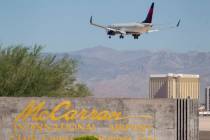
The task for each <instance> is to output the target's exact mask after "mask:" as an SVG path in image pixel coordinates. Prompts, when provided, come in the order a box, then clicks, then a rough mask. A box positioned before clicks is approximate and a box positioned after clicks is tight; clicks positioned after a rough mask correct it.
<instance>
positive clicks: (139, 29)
mask: <svg viewBox="0 0 210 140" xmlns="http://www.w3.org/2000/svg"><path fill="white" fill-rule="evenodd" d="M108 27H109V28H113V29H116V30H121V31H124V32H125V33H126V34H142V33H145V32H148V31H149V30H150V29H151V28H152V24H148V23H138V22H136V23H126V24H112V25H109V26H108Z"/></svg>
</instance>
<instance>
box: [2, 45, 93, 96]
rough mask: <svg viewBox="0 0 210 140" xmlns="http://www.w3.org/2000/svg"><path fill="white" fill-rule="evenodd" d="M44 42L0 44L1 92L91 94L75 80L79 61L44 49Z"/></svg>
mask: <svg viewBox="0 0 210 140" xmlns="http://www.w3.org/2000/svg"><path fill="white" fill-rule="evenodd" d="M41 50H42V47H41V46H37V45H35V46H33V47H32V48H29V47H26V46H22V45H17V46H10V47H6V48H0V96H56V97H59V96H70V97H81V96H88V95H90V92H89V90H88V88H87V87H86V86H85V85H84V84H80V83H77V82H76V78H75V72H76V67H77V63H76V62H75V60H73V59H70V58H68V57H65V56H64V57H63V58H57V57H56V56H55V55H49V54H43V53H41Z"/></svg>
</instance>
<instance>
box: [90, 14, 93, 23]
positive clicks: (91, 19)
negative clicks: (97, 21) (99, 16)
mask: <svg viewBox="0 0 210 140" xmlns="http://www.w3.org/2000/svg"><path fill="white" fill-rule="evenodd" d="M90 24H93V17H92V16H91V17H90Z"/></svg>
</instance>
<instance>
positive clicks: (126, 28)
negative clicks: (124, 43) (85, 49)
mask: <svg viewBox="0 0 210 140" xmlns="http://www.w3.org/2000/svg"><path fill="white" fill-rule="evenodd" d="M153 11H154V2H153V3H152V4H151V6H150V9H149V11H148V14H147V16H146V19H145V20H144V21H142V22H134V23H121V24H112V25H108V26H104V25H99V24H96V23H94V22H93V17H92V16H91V18H90V24H91V25H93V26H96V27H99V28H103V29H105V30H106V32H107V35H108V36H109V38H111V37H112V36H115V35H119V38H120V39H123V38H124V36H125V35H132V36H133V38H134V39H138V38H139V36H140V35H142V34H144V33H151V32H157V31H160V29H153V28H152V27H153V26H154V25H153V24H152V17H153ZM179 25H180V20H179V21H178V23H177V25H176V26H170V27H168V29H169V28H176V27H179Z"/></svg>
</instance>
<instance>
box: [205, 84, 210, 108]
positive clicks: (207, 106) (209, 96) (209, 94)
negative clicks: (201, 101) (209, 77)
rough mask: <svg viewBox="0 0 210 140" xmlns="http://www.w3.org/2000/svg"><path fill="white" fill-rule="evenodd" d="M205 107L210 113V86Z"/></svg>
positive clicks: (207, 90)
mask: <svg viewBox="0 0 210 140" xmlns="http://www.w3.org/2000/svg"><path fill="white" fill-rule="evenodd" d="M205 106H206V111H210V86H208V87H207V88H206V90H205Z"/></svg>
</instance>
